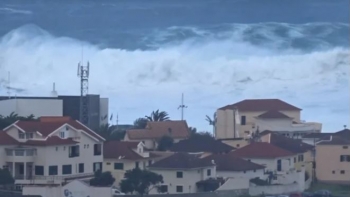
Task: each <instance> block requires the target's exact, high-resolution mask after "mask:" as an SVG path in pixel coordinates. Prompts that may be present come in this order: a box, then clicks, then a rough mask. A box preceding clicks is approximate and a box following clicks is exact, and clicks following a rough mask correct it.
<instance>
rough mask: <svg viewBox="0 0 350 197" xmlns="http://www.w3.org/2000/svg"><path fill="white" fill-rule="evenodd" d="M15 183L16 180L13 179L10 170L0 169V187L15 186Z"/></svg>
mask: <svg viewBox="0 0 350 197" xmlns="http://www.w3.org/2000/svg"><path fill="white" fill-rule="evenodd" d="M14 183H15V179H14V178H13V177H12V175H11V173H10V171H8V169H1V168H0V186H3V187H6V186H8V185H13V184H14Z"/></svg>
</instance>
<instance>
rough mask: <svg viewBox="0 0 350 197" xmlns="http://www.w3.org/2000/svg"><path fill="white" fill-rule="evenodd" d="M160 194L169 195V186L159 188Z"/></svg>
mask: <svg viewBox="0 0 350 197" xmlns="http://www.w3.org/2000/svg"><path fill="white" fill-rule="evenodd" d="M159 192H160V193H168V186H167V185H161V186H159Z"/></svg>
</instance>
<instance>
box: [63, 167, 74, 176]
mask: <svg viewBox="0 0 350 197" xmlns="http://www.w3.org/2000/svg"><path fill="white" fill-rule="evenodd" d="M62 174H72V165H62Z"/></svg>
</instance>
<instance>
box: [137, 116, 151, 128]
mask: <svg viewBox="0 0 350 197" xmlns="http://www.w3.org/2000/svg"><path fill="white" fill-rule="evenodd" d="M147 122H148V120H147V119H146V118H138V119H136V120H135V121H134V128H135V129H144V128H146V125H147Z"/></svg>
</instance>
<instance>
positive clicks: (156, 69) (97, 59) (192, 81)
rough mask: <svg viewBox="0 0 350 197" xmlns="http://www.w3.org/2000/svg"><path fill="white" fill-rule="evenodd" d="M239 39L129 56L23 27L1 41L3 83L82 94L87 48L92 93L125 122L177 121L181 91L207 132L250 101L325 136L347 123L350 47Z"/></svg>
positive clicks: (32, 91)
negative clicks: (224, 112)
mask: <svg viewBox="0 0 350 197" xmlns="http://www.w3.org/2000/svg"><path fill="white" fill-rule="evenodd" d="M293 31H295V30H293ZM293 31H292V32H293ZM201 33H203V32H201ZM293 35H294V34H293ZM294 36H297V37H300V36H301V35H298V34H297V33H295V35H294ZM241 37H242V35H240V36H236V38H235V40H236V42H231V41H230V42H228V41H225V40H221V41H217V40H215V42H214V41H206V42H203V43H195V44H194V43H193V42H191V41H188V42H183V43H182V44H179V45H175V46H174V45H173V46H169V45H168V46H166V47H161V48H159V49H157V50H149V51H142V50H135V51H128V50H121V49H112V48H107V49H100V48H98V47H96V46H94V45H91V44H88V43H84V42H81V41H78V40H74V39H70V38H62V37H54V36H52V35H50V34H49V33H47V32H46V31H44V30H41V29H40V28H38V27H35V28H33V26H31V27H30V28H28V27H22V28H20V29H16V30H13V31H12V32H10V33H8V34H7V35H6V36H4V37H3V38H2V40H1V42H0V83H1V82H2V85H3V86H4V84H5V83H4V82H5V81H6V79H7V71H10V72H11V84H12V86H14V87H17V88H24V89H26V94H28V95H49V92H50V91H51V86H52V85H51V84H52V83H53V82H56V86H57V90H58V92H59V94H79V80H78V78H77V76H76V73H77V71H76V68H77V62H79V61H80V60H81V59H82V57H81V51H82V45H83V46H84V61H86V60H89V61H90V63H91V74H90V90H89V91H90V93H99V94H102V95H103V96H108V97H109V98H110V104H111V105H110V106H111V112H112V113H119V118H120V119H121V121H122V122H123V123H131V122H132V121H133V120H134V119H136V118H138V117H142V116H144V115H145V114H148V113H149V112H150V111H152V110H155V109H158V108H159V109H161V110H166V111H168V112H169V113H170V115H171V117H173V118H174V119H176V118H179V115H180V113H178V112H177V106H178V105H179V100H180V96H181V93H182V92H184V93H185V97H186V104H187V105H188V106H189V108H188V109H187V112H186V113H185V116H186V118H187V119H188V121H189V123H190V125H193V126H197V127H198V128H199V129H201V130H203V129H208V130H209V129H210V126H209V125H206V122H205V121H204V116H205V115H206V114H212V113H213V112H214V111H215V109H216V108H218V107H221V106H223V105H226V104H229V103H233V102H236V101H239V100H241V99H245V98H281V99H285V100H286V101H288V102H291V103H292V104H295V105H297V106H299V107H302V108H304V111H303V116H304V119H307V120H312V121H321V122H323V123H324V124H325V125H324V126H325V130H326V131H332V130H333V131H334V130H336V129H341V128H342V125H344V124H349V123H348V121H349V119H350V117H349V111H350V108H349V76H350V73H349V65H350V62H349V58H348V54H349V49H348V48H332V49H328V50H320V51H313V52H308V53H305V52H301V51H299V50H295V49H292V48H285V49H283V50H282V49H280V48H274V47H269V48H267V47H257V46H254V45H252V44H249V43H247V42H244V41H242V40H240V38H241ZM278 42H280V41H278V40H276V43H275V44H276V45H277V44H278ZM270 46H272V45H270ZM0 87H1V86H0ZM5 92H6V91H5V90H4V89H3V88H2V89H0V93H2V94H5Z"/></svg>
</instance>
